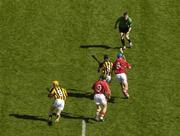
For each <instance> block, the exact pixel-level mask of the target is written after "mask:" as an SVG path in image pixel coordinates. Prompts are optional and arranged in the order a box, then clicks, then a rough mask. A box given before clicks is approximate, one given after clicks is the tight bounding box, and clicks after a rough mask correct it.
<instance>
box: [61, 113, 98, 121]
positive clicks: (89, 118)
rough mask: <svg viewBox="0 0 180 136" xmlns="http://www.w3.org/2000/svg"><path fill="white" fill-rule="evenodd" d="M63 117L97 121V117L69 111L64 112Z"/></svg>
mask: <svg viewBox="0 0 180 136" xmlns="http://www.w3.org/2000/svg"><path fill="white" fill-rule="evenodd" d="M61 117H62V118H66V119H78V120H85V121H86V123H92V122H90V120H91V121H95V119H94V118H93V117H85V116H82V115H75V114H72V113H68V112H62V113H61Z"/></svg>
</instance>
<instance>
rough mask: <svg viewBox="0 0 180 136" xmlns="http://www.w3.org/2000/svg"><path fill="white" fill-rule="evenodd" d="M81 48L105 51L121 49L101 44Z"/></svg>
mask: <svg viewBox="0 0 180 136" xmlns="http://www.w3.org/2000/svg"><path fill="white" fill-rule="evenodd" d="M80 48H83V49H88V48H103V49H119V48H120V47H111V46H109V45H104V44H99V45H81V46H80Z"/></svg>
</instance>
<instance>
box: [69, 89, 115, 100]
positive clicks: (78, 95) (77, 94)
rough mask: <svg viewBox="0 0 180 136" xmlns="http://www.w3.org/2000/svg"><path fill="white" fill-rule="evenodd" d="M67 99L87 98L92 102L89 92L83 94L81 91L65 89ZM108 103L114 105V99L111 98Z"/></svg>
mask: <svg viewBox="0 0 180 136" xmlns="http://www.w3.org/2000/svg"><path fill="white" fill-rule="evenodd" d="M67 90H68V96H69V97H76V98H87V99H90V100H94V94H93V93H90V92H83V91H82V90H77V89H67ZM108 102H110V103H115V97H114V96H112V97H111V99H110V100H109V101H108Z"/></svg>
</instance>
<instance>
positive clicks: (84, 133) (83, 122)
mask: <svg viewBox="0 0 180 136" xmlns="http://www.w3.org/2000/svg"><path fill="white" fill-rule="evenodd" d="M82 136H86V121H85V120H82Z"/></svg>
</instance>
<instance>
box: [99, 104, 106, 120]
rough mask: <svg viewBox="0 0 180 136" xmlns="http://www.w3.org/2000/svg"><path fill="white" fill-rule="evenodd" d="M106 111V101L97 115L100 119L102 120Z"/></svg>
mask: <svg viewBox="0 0 180 136" xmlns="http://www.w3.org/2000/svg"><path fill="white" fill-rule="evenodd" d="M106 112H107V103H105V104H103V105H102V110H101V112H100V117H99V118H100V121H104V116H105V114H106Z"/></svg>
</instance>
